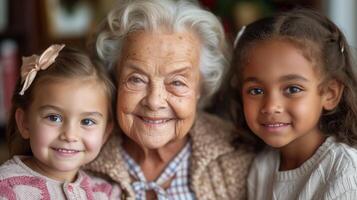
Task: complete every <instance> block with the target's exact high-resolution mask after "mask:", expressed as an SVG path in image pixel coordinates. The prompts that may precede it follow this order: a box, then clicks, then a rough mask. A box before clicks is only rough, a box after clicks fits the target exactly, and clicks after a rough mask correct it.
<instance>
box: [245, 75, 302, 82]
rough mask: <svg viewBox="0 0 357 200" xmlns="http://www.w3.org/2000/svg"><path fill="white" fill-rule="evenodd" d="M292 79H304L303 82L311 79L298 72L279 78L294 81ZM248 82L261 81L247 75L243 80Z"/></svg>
mask: <svg viewBox="0 0 357 200" xmlns="http://www.w3.org/2000/svg"><path fill="white" fill-rule="evenodd" d="M292 80H297V81H303V82H308V81H309V80H308V79H307V78H305V77H303V76H300V75H297V74H288V75H285V76H282V77H280V78H279V81H292ZM247 82H257V83H259V82H261V81H260V80H259V79H258V78H256V77H247V78H245V79H244V80H243V83H247Z"/></svg>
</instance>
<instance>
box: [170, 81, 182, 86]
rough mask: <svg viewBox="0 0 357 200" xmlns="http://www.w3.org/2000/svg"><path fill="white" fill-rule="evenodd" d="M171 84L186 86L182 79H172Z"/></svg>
mask: <svg viewBox="0 0 357 200" xmlns="http://www.w3.org/2000/svg"><path fill="white" fill-rule="evenodd" d="M171 85H173V86H178V87H179V86H185V84H184V83H183V82H181V81H172V82H171Z"/></svg>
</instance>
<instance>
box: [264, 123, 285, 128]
mask: <svg viewBox="0 0 357 200" xmlns="http://www.w3.org/2000/svg"><path fill="white" fill-rule="evenodd" d="M284 125H285V124H283V123H276V124H266V126H267V127H273V128H274V127H280V126H284Z"/></svg>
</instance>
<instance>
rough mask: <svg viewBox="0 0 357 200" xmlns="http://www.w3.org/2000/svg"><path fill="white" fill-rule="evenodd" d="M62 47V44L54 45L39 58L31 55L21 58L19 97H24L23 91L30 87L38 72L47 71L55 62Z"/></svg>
mask: <svg viewBox="0 0 357 200" xmlns="http://www.w3.org/2000/svg"><path fill="white" fill-rule="evenodd" d="M64 46H65V45H64V44H61V45H59V44H54V45H51V46H50V47H48V48H47V49H46V50H45V51H44V52H43V53H42V54H41V56H38V55H32V56H29V57H22V66H21V83H23V86H22V89H21V91H20V93H19V94H20V95H24V93H25V91H26V90H27V89H28V88H29V87H30V86H31V83H32V82H33V80H35V77H36V74H37V72H38V71H40V70H45V69H47V68H48V67H49V66H50V65H51V64H52V63H54V62H55V59H56V58H57V56H58V54H59V52H60V51H61V50H62V49H63V48H64Z"/></svg>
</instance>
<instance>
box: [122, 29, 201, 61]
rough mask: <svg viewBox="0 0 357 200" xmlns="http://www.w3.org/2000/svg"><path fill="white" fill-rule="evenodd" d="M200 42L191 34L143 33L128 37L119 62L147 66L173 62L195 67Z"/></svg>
mask: <svg viewBox="0 0 357 200" xmlns="http://www.w3.org/2000/svg"><path fill="white" fill-rule="evenodd" d="M200 45H201V44H200V41H199V39H198V37H197V36H196V35H195V34H194V33H191V32H175V33H171V32H144V31H137V32H134V33H131V34H129V35H128V37H127V40H126V42H125V43H124V48H123V51H122V57H121V61H127V60H133V61H138V62H144V63H145V64H147V65H149V66H158V65H163V66H164V65H166V64H170V63H175V62H189V63H191V65H197V64H198V62H199V58H200V48H201V47H200Z"/></svg>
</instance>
